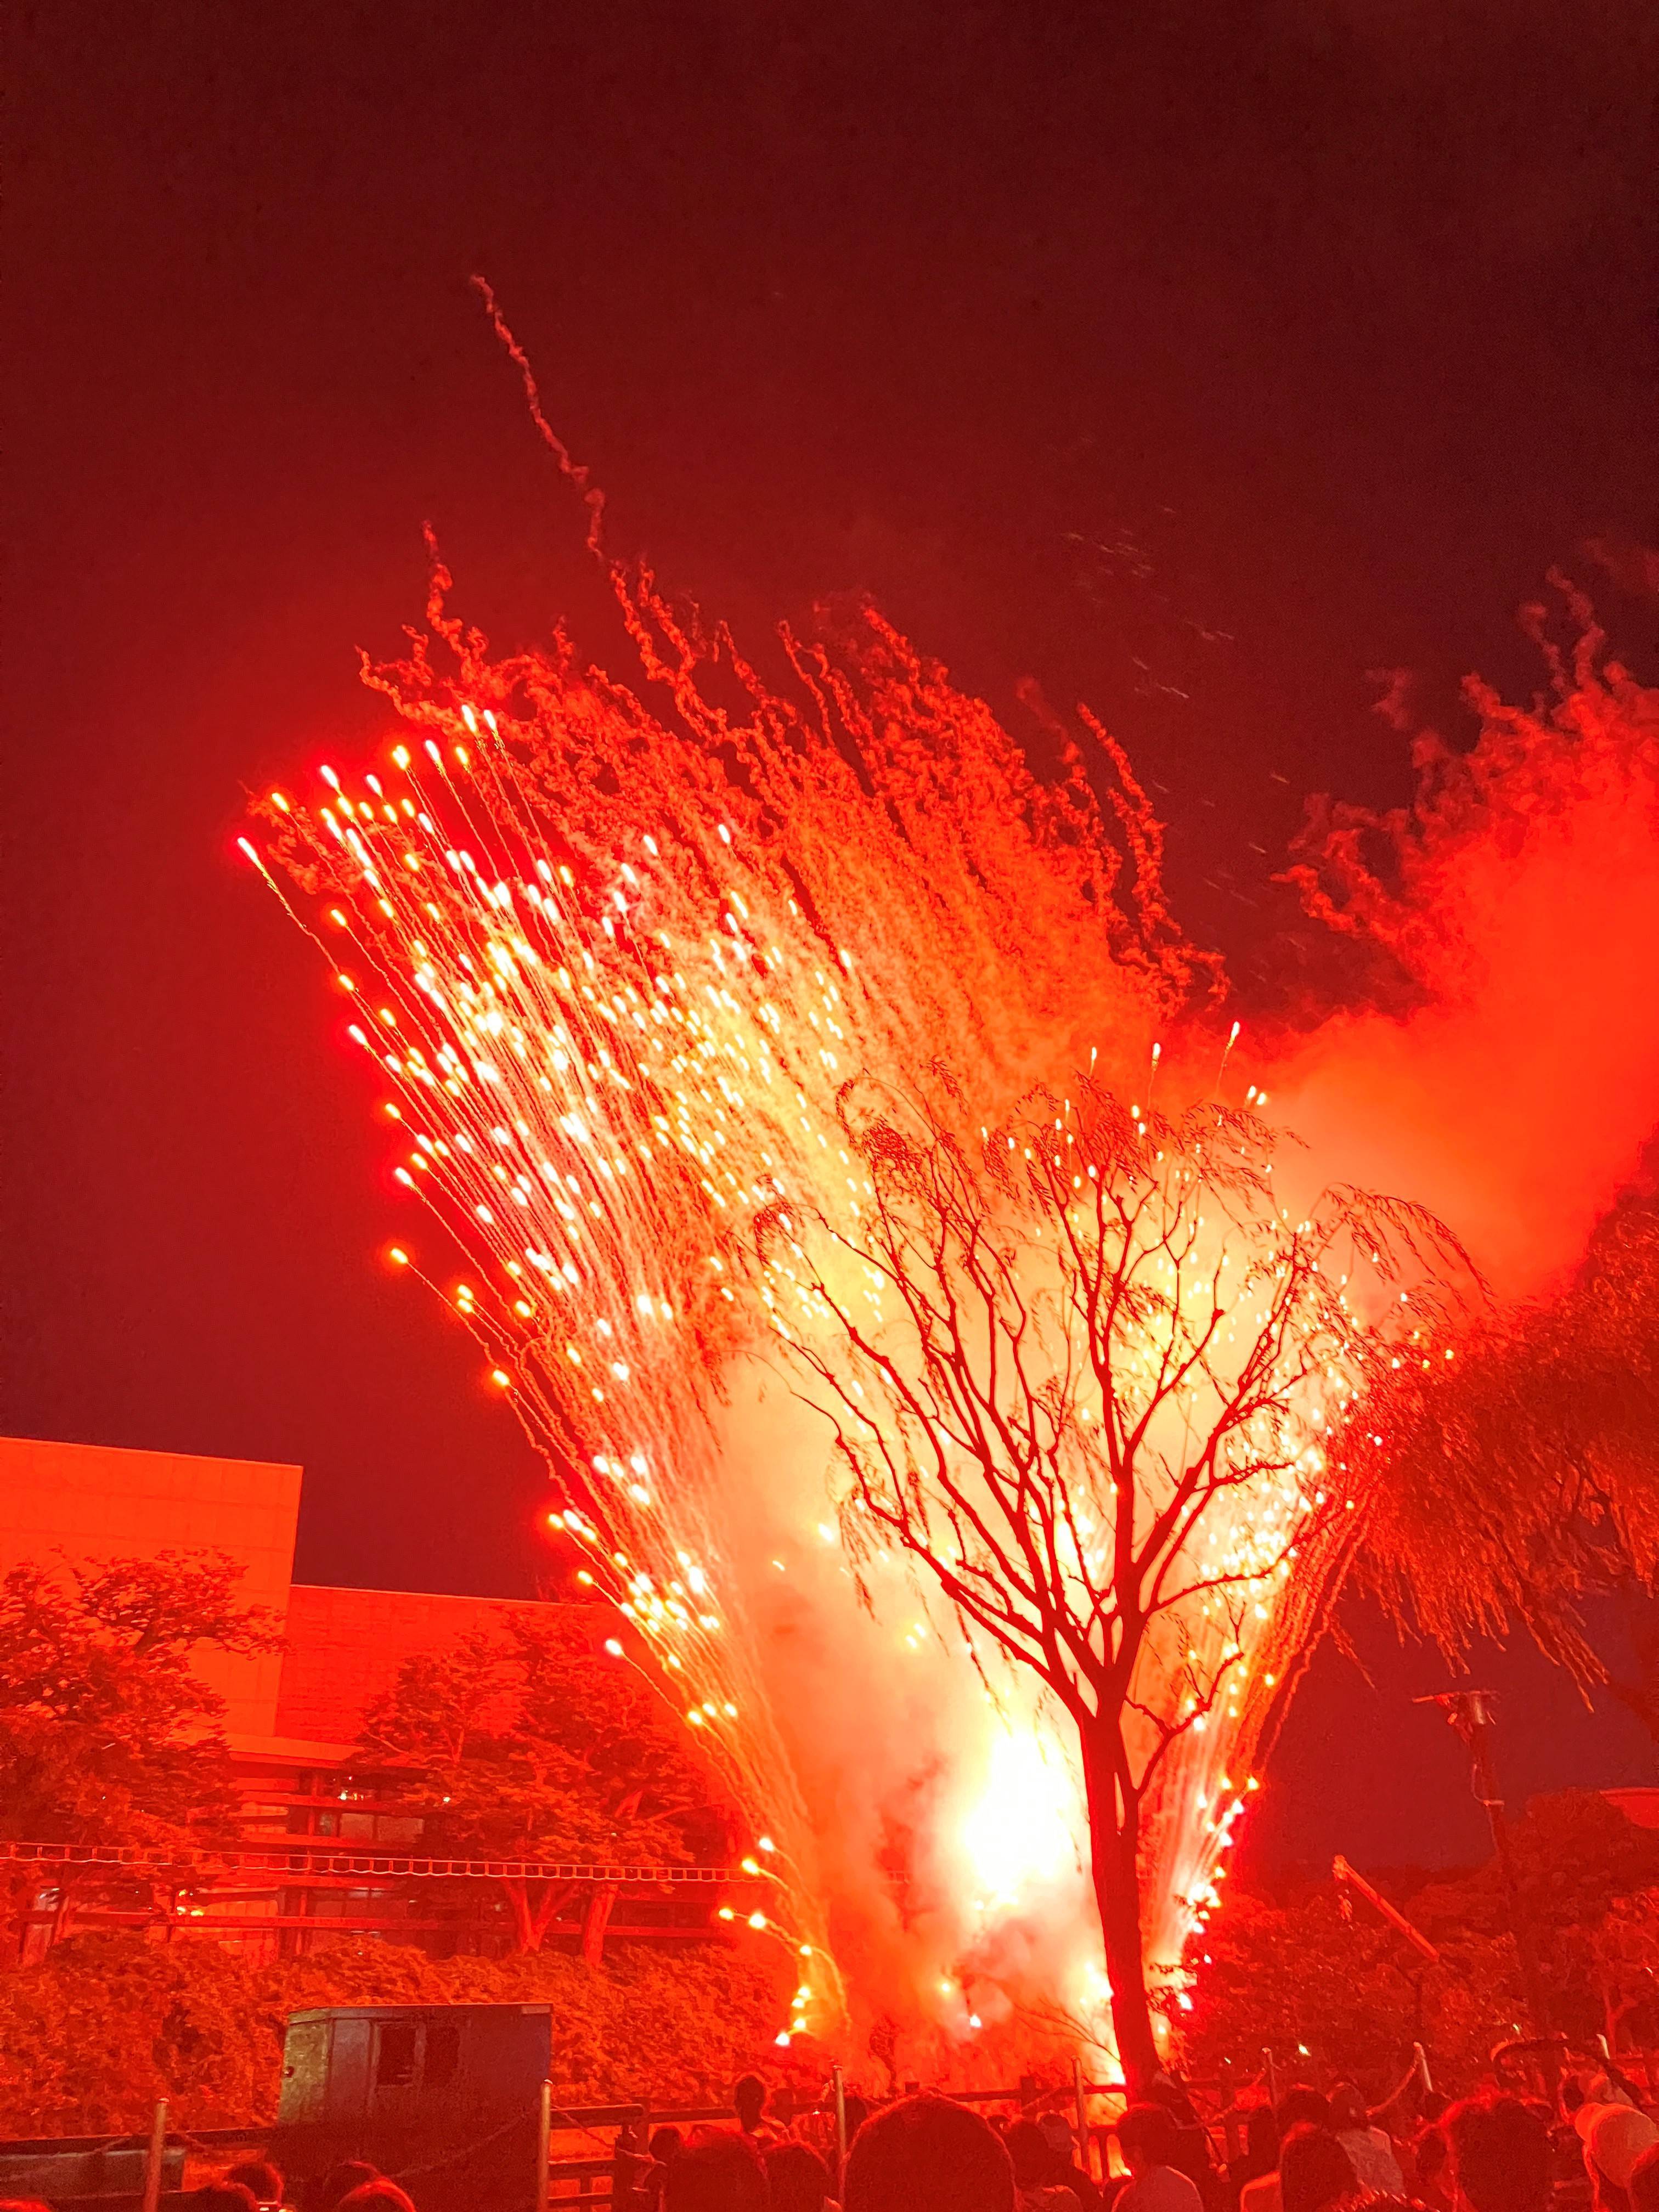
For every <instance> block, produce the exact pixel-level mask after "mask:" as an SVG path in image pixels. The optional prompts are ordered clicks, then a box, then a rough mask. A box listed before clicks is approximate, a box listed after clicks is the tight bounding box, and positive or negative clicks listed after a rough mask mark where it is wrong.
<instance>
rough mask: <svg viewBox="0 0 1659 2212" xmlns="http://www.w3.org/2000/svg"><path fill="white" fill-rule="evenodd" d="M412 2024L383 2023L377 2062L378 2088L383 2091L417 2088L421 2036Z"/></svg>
mask: <svg viewBox="0 0 1659 2212" xmlns="http://www.w3.org/2000/svg"><path fill="white" fill-rule="evenodd" d="M420 2032H421V2031H420V2028H419V2027H418V2025H417V2024H416V2022H415V2021H412V2020H407V2021H405V2020H397V2021H392V2020H388V2021H382V2022H381V2023H380V2051H379V2053H378V2054H377V2056H376V2058H375V2061H374V2086H375V2087H376V2088H379V2089H410V2088H412V2087H414V2085H415V2051H416V2038H417V2037H418V2036H419V2034H420Z"/></svg>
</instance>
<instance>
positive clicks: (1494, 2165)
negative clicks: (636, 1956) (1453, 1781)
mask: <svg viewBox="0 0 1659 2212" xmlns="http://www.w3.org/2000/svg"><path fill="white" fill-rule="evenodd" d="M733 2104H734V2106H735V2110H736V2114H737V2122H736V2125H735V2126H733V2125H731V2124H719V2125H700V2126H697V2127H694V2128H692V2129H691V2130H689V2131H685V2130H680V2129H678V2128H674V2127H659V2128H658V2129H657V2130H656V2131H655V2132H654V2134H653V2136H651V2138H650V2142H649V2144H648V2146H647V2147H644V2148H640V2149H636V2150H635V2151H631V2152H623V2153H620V2154H619V2155H618V2158H617V2170H616V2177H615V2184H614V2189H615V2194H614V2196H613V2200H612V2201H613V2203H614V2205H615V2207H616V2212H1568V2208H1569V2207H1571V2212H1659V2124H1656V2123H1655V2122H1654V2121H1653V2120H1652V2119H1651V2118H1650V2117H1649V2116H1648V2114H1647V2113H1646V2112H1644V2111H1643V2110H1642V2108H1641V2106H1640V2105H1639V2103H1638V2100H1637V2096H1636V2093H1635V2091H1634V2090H1633V2088H1632V2086H1631V2085H1630V2083H1629V2082H1628V2081H1626V2080H1625V2079H1624V2078H1623V2077H1622V2076H1619V2075H1613V2074H1610V2073H1606V2072H1604V2073H1601V2074H1600V2075H1593V2076H1589V2077H1586V2078H1583V2079H1580V2080H1576V2081H1568V2082H1567V2083H1565V2086H1564V2087H1563V2091H1562V2095H1561V2099H1560V2105H1559V2112H1566V2113H1570V2114H1571V2123H1570V2124H1566V2123H1564V2122H1563V2121H1562V2120H1561V2118H1559V2112H1556V2113H1554V2114H1553V2112H1552V2108H1551V2106H1549V2105H1548V2104H1546V2103H1545V2102H1543V2101H1542V2100H1529V2099H1526V2098H1522V2097H1520V2096H1517V2095H1514V2094H1510V2093H1503V2092H1499V2091H1497V2090H1492V2091H1489V2092H1488V2093H1485V2094H1482V2095H1480V2096H1474V2097H1469V2098H1467V2099H1465V2100H1463V2101H1462V2103H1460V2104H1455V2105H1450V2106H1447V2105H1446V2104H1445V2103H1444V2100H1435V2099H1432V2098H1430V2099H1426V2100H1419V2102H1418V2104H1417V2106H1416V2108H1415V2111H1414V2113H1413V2118H1412V2120H1411V2123H1410V2124H1405V2123H1404V2122H1403V2121H1402V2120H1401V2119H1400V2118H1398V2116H1397V2115H1396V2117H1395V2124H1394V2125H1393V2126H1392V2127H1389V2126H1384V2125H1382V2124H1379V2122H1380V2120H1381V2119H1382V2118H1383V2114H1382V2113H1380V2112H1378V2113H1373V2112H1370V2111H1369V2110H1368V2109H1367V2106H1366V2104H1365V2100H1364V2097H1363V2096H1362V2095H1361V2093H1360V2092H1359V2091H1358V2088H1357V2087H1355V2086H1354V2085H1353V2084H1352V2083H1351V2082H1347V2083H1341V2084H1339V2085H1338V2086H1337V2087H1335V2088H1334V2089H1333V2090H1331V2091H1330V2092H1329V2093H1325V2092H1323V2091H1321V2090H1317V2089H1314V2088H1310V2087H1294V2088H1291V2089H1290V2090H1288V2091H1286V2093H1285V2094H1284V2095H1283V2096H1282V2097H1280V2098H1279V2100H1278V2101H1277V2102H1276V2103H1270V2102H1267V2101H1262V2102H1259V2103H1256V2104H1255V2105H1252V2106H1249V2107H1248V2108H1247V2109H1245V2110H1244V2111H1243V2112H1238V2111H1235V2112H1233V2113H1232V2114H1231V2115H1230V2118H1231V2120H1232V2123H1233V2127H1232V2130H1231V2136H1232V2137H1233V2138H1234V2139H1236V2140H1239V2141H1240V2142H1241V2143H1242V2147H1241V2148H1240V2149H1239V2151H1238V2154H1237V2156H1235V2157H1233V2158H1232V2159H1231V2160H1229V2161H1228V2162H1227V2163H1226V2164H1225V2166H1223V2165H1221V2164H1218V2162H1217V2161H1216V2160H1215V2159H1214V2157H1213V2156H1212V2145H1211V2138H1210V2135H1209V2133H1208V2131H1207V2130H1206V2129H1205V2128H1204V2127H1203V2126H1201V2125H1200V2124H1199V2121H1198V2118H1197V2115H1196V2113H1195V2112H1194V2109H1193V2107H1192V2106H1191V2104H1190V2102H1189V2100H1188V2098H1187V2096H1186V2093H1185V2092H1184V2091H1183V2090H1182V2089H1181V2087H1180V2085H1179V2084H1178V2083H1176V2082H1175V2081H1172V2080H1170V2077H1168V2076H1162V2077H1160V2078H1159V2080H1158V2081H1157V2082H1155V2083H1154V2085H1153V2094H1152V2097H1150V2098H1149V2099H1148V2100H1146V2101H1143V2102H1139V2103H1135V2104H1132V2105H1130V2106H1129V2107H1128V2109H1127V2111H1126V2112H1124V2113H1123V2114H1122V2116H1121V2118H1119V2119H1118V2120H1116V2121H1115V2123H1114V2124H1112V2126H1111V2127H1110V2128H1109V2129H1108V2130H1103V2131H1101V2132H1102V2135H1103V2138H1106V2139H1109V2140H1110V2141H1112V2142H1115V2145H1116V2148H1117V2152H1118V2159H1117V2161H1116V2163H1117V2164H1118V2165H1119V2166H1121V2169H1122V2170H1121V2172H1115V2173H1109V2175H1108V2178H1106V2179H1102V2180H1097V2179H1094V2178H1093V2176H1092V2175H1091V2172H1090V2171H1089V2167H1088V2159H1087V2151H1088V2146H1087V2145H1086V2144H1085V2142H1082V2141H1080V2140H1079V2137H1078V2136H1077V2135H1075V2134H1074V2132H1073V2128H1072V2126H1071V2124H1070V2122H1069V2120H1068V2119H1067V2118H1066V2115H1065V2114H1064V2113H1063V2112H1052V2111H1051V2112H1040V2113H1037V2114H1035V2115H1032V2114H1027V2115H1025V2116H1022V2117H1018V2118H1003V2119H987V2118H984V2117H983V2116H982V2115H981V2114H980V2113H979V2112H975V2111H974V2110H973V2109H972V2108H971V2107H970V2106H968V2105H965V2104H962V2103H959V2102H957V2100H954V2099H952V2098H950V2097H947V2096H944V2095H939V2094H935V2093H927V2094H923V2095H912V2096H907V2097H903V2098H901V2099H899V2100H896V2101H895V2102H893V2103H891V2104H889V2105H886V2106H882V2107H881V2108H880V2109H878V2110H875V2111H872V2110H870V2109H869V2108H868V2107H867V2106H866V2105H865V2104H864V2103H863V2101H862V2100H860V2099H858V2098H856V2097H850V2096H849V2097H848V2099H847V2100H846V2114H845V2117H846V2123H847V2126H846V2135H847V2144H848V2148H847V2154H846V2158H845V2161H844V2163H842V2162H841V2161H840V2160H836V2163H839V2164H841V2166H842V2170H841V2172H840V2174H839V2176H837V2174H836V2172H835V2170H834V2166H833V2165H832V2162H831V2160H830V2159H829V2157H827V2156H826V2155H825V2154H824V2151H823V2148H821V2147H820V2146H819V2145H818V2144H816V2143H814V2142H811V2141H808V2140H805V2138H804V2136H803V2135H802V2134H801V2133H800V2132H799V2129H798V2127H797V2124H796V2121H795V2115H794V2112H793V2107H792V2106H790V2105H789V2103H788V2100H787V2098H786V2099H784V2100H774V2101H773V2102H772V2103H771V2105H770V2106H769V2100H768V2098H767V2093H766V2088H765V2085H764V2084H763V2082H762V2081H760V2080H759V2079H758V2078H757V2077H756V2076H755V2075H748V2076H745V2078H744V2080H743V2081H740V2082H739V2083H738V2086H737V2089H736V2091H735V2093H734V2096H733ZM1101 2163H1102V2165H1103V2167H1109V2166H1110V2164H1111V2163H1112V2161H1111V2160H1109V2159H1107V2158H1104V2157H1103V2159H1102V2161H1101ZM298 2197H299V2204H300V2207H301V2212H416V2205H415V2203H414V2202H413V2200H412V2199H411V2198H410V2197H409V2196H408V2195H407V2194H406V2193H405V2191H404V2190H403V2189H402V2188H400V2187H399V2186H398V2184H397V2182H395V2181H394V2180H392V2179H388V2178H387V2177H386V2175H384V2174H382V2173H380V2172H377V2171H376V2169H375V2168H374V2167H373V2166H369V2165H367V2164H366V2163H364V2162H363V2161H362V2160H355V2159H354V2160H346V2161H345V2162H344V2163H343V2164H342V2165H339V2166H336V2167H335V2168H334V2170H333V2171H332V2172H331V2173H330V2174H329V2175H328V2176H327V2177H326V2178H325V2179H324V2180H323V2181H322V2182H321V2183H320V2184H317V2185H313V2186H312V2187H311V2188H309V2189H308V2190H303V2191H300V2192H298ZM189 2203H190V2205H191V2212H291V2208H290V2200H289V2196H288V2194H287V2193H286V2191H285V2188H284V2182H283V2175H282V2174H281V2173H280V2172H278V2170H277V2169H276V2166H274V2165H272V2164H271V2163H270V2161H269V2160H266V2159H262V2158H261V2159H251V2160H245V2161H243V2162H242V2163H240V2164H238V2165H235V2166H231V2167H230V2169H229V2170H228V2172H226V2173H225V2174H224V2175H223V2176H222V2178H221V2179H217V2180H215V2181H212V2182H210V2183H208V2184H206V2185H204V2186H203V2187H201V2188H197V2189H195V2190H193V2191H191V2192H190V2197H189ZM0 2212H48V2208H47V2207H46V2206H45V2205H42V2204H39V2203H33V2202H23V2201H21V2200H13V2201H9V2202H0ZM480 2212H486V2208H482V2207H481V2208H480Z"/></svg>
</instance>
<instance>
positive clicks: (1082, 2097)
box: [1072, 2057, 1095, 2179]
mask: <svg viewBox="0 0 1659 2212" xmlns="http://www.w3.org/2000/svg"><path fill="white" fill-rule="evenodd" d="M1072 2104H1073V2109H1074V2110H1075V2112H1076V2113H1077V2148H1078V2155H1079V2158H1080V2159H1081V2160H1083V2171H1084V2172H1085V2173H1086V2174H1088V2175H1089V2176H1090V2178H1091V2179H1092V2178H1093V2175H1094V2170H1095V2162H1094V2158H1093V2155H1092V2154H1093V2150H1094V2137H1093V2136H1091V2134H1090V2132H1089V2100H1088V2097H1087V2095H1086V2094H1085V2091H1084V2087H1083V2061H1082V2060H1081V2059H1080V2058H1079V2057H1073V2060H1072Z"/></svg>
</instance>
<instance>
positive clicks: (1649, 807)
mask: <svg viewBox="0 0 1659 2212" xmlns="http://www.w3.org/2000/svg"><path fill="white" fill-rule="evenodd" d="M1568 605H1569V609H1570V611H1571V614H1572V616H1573V617H1574V618H1575V620H1576V621H1577V623H1578V625H1579V628H1580V635H1579V638H1578V641H1577V646H1576V647H1575V649H1574V650H1573V651H1572V652H1571V654H1569V655H1565V656H1564V655H1562V654H1560V653H1557V652H1556V651H1555V650H1554V649H1553V647H1550V646H1549V644H1548V643H1547V641H1545V640H1544V637H1543V633H1542V629H1541V623H1542V611H1541V610H1540V611H1534V612H1535V615H1536V619H1537V622H1538V624H1539V628H1538V633H1537V634H1538V635H1539V637H1540V642H1541V647H1542V649H1543V651H1544V652H1545V653H1546V655H1547V659H1548V664H1549V673H1550V678H1551V684H1550V690H1549V692H1548V693H1547V695H1546V696H1544V697H1542V698H1541V699H1540V700H1538V701H1536V702H1534V705H1533V707H1532V708H1529V709H1527V710H1522V709H1518V708H1511V707H1509V706H1506V705H1505V704H1504V703H1503V702H1501V701H1499V700H1498V698H1496V697H1495V696H1493V695H1492V693H1491V692H1490V691H1488V690H1486V689H1485V688H1484V687H1482V686H1480V685H1479V684H1473V683H1472V684H1470V685H1469V687H1468V695H1469V696H1470V698H1471V700H1472V702H1473V703H1474V706H1475V708H1476V709H1477V711H1478V712H1479V714H1480V725H1481V726H1480V738H1479V741H1478V743H1477V744H1476V745H1475V747H1474V750H1473V751H1471V752H1470V753H1468V754H1467V755H1464V756H1462V757H1459V756H1455V755H1454V754H1452V753H1451V752H1450V751H1449V750H1448V749H1447V748H1446V746H1445V745H1444V744H1442V743H1441V741H1440V740H1439V739H1437V738H1433V737H1432V736H1427V737H1424V738H1419V740H1418V744H1417V748H1416V757H1417V764H1418V768H1419V777H1420V781H1419V792H1418V795H1417V798H1416V799H1415V800H1414V802H1413V805H1411V806H1410V807H1408V808H1405V809H1401V811H1398V812H1396V813H1394V814H1391V815H1389V816H1383V817H1378V816H1373V815H1370V814H1366V813H1363V812H1361V811H1358V810H1354V809H1349V808H1341V807H1338V808H1334V809H1326V810H1323V811H1322V812H1321V813H1320V814H1319V815H1318V816H1317V817H1316V819H1315V820H1314V822H1313V823H1312V824H1311V825H1310V831H1309V833H1308V835H1307V836H1305V837H1304V840H1303V841H1302V850H1301V861H1300V865H1299V866H1297V869H1296V870H1294V871H1293V872H1292V873H1293V879H1294V880H1296V881H1297V883H1298V885H1299V887H1300V889H1301V890H1302V893H1303V896H1304V901H1305V902H1306V903H1307V905H1308V907H1309V908H1310V911H1311V912H1312V913H1314V914H1315V915H1316V916H1319V917H1321V918H1322V919H1323V921H1325V922H1327V923H1328V925H1329V926H1331V927H1334V928H1335V929H1337V930H1340V931H1342V932H1344V933H1349V934H1351V935H1352V936H1355V937H1357V938H1358V939H1362V940H1364V941H1365V942H1366V943H1368V944H1369V945H1370V947H1371V948H1372V949H1373V950H1374V951H1376V953H1377V954H1378V955H1379V956H1381V957H1383V959H1384V960H1386V962H1387V963H1389V964H1390V965H1391V966H1392V968H1393V970H1394V980H1395V982H1396V983H1398V984H1399V985H1401V986H1402V987H1403V988H1402V992H1401V995H1402V997H1403V998H1404V999H1405V1000H1407V1010H1406V1011H1404V1012H1399V1013H1389V1012H1383V1011H1380V1010H1378V1009H1377V1008H1376V1006H1370V1007H1359V1008H1357V1009H1349V1010H1346V1011H1340V1012H1335V1013H1333V1014H1332V1015H1330V1016H1329V1017H1328V1018H1327V1019H1326V1020H1325V1021H1324V1022H1323V1023H1322V1024H1321V1025H1320V1026H1319V1027H1318V1028H1317V1029H1316V1030H1314V1031H1313V1032H1312V1033H1311V1034H1310V1035H1307V1036H1303V1037H1301V1038H1300V1039H1298V1040H1297V1041H1296V1042H1295V1043H1294V1044H1292V1045H1289V1046H1287V1047H1286V1048H1285V1049H1284V1050H1283V1052H1282V1054H1281V1056H1280V1059H1279V1065H1278V1066H1277V1068H1276V1069H1275V1071H1274V1073H1273V1075H1272V1076H1270V1077H1269V1078H1268V1079H1267V1087H1268V1089H1269V1091H1270V1093H1271V1098H1272V1105H1273V1110H1274V1114H1275V1118H1280V1117H1282V1119H1283V1121H1285V1124H1286V1126H1287V1127H1290V1128H1291V1129H1292V1130H1294V1131H1295V1132H1296V1133H1297V1135H1298V1136H1300V1137H1301V1138H1302V1139H1304V1140H1305V1141H1306V1142H1307V1144H1308V1145H1309V1146H1310V1148H1311V1161H1312V1164H1314V1166H1315V1167H1316V1171H1317V1174H1318V1176H1319V1179H1320V1180H1322V1181H1329V1180H1342V1181H1352V1182H1358V1183H1362V1184H1366V1185H1369V1186H1370V1187H1371V1188H1376V1189H1383V1190H1391V1191H1396V1192H1398V1193H1400V1194H1401V1195H1403V1196H1409V1197H1412V1198H1415V1199H1419V1200H1422V1201H1423V1202H1424V1203H1425V1204H1427V1205H1429V1206H1432V1207H1433V1208H1435V1209H1436V1210H1437V1212H1439V1213H1440V1214H1441V1215H1442V1216H1443V1218H1444V1219H1445V1220H1446V1221H1447V1222H1448V1223H1449V1225H1451V1226H1452V1227H1453V1228H1454V1229H1455V1231H1458V1233H1459V1234H1460V1235H1462V1237H1463V1238H1464V1239H1465V1241H1466V1242H1467V1243H1468V1245H1469V1247H1470V1249H1471V1250H1472V1252H1473V1253H1474V1256H1475V1258H1476V1260H1477V1261H1479V1263H1480V1265H1481V1267H1483V1268H1484V1269H1485V1270H1486V1273H1487V1274H1488V1275H1489V1276H1490V1278H1491V1279H1492V1284H1493V1286H1494V1288H1495V1289H1496V1290H1497V1291H1498V1293H1499V1294H1500V1295H1505V1294H1507V1295H1521V1294H1525V1293H1527V1292H1529V1291H1534V1290H1535V1289H1537V1288H1539V1287H1540V1286H1541V1285H1543V1284H1544V1283H1545V1282H1546V1281H1547V1279H1548V1278H1549V1277H1550V1276H1551V1275H1552V1274H1553V1273H1555V1272H1556V1271H1558V1270H1559V1269H1561V1268H1562V1267H1567V1266H1570V1265H1571V1263H1572V1262H1574V1261H1576V1260H1577V1257H1578V1256H1579V1255H1580V1254H1581V1253H1582V1251H1583V1246H1584V1241H1585V1238H1586V1236H1587V1235H1588V1233H1589V1229H1590V1228H1591V1226H1592V1225H1593V1223H1594V1222H1595V1218H1596V1217H1597V1215H1598V1214H1599V1213H1600V1212H1602V1211H1603V1210H1604V1209H1605V1207H1606V1206H1607V1205H1608V1204H1609V1202H1610V1201H1611V1200H1612V1199H1613V1197H1614V1195H1615V1194H1616V1193H1617V1192H1618V1190H1619V1188H1620V1186H1621V1185H1622V1184H1624V1183H1625V1182H1627V1181H1628V1180H1629V1179H1630V1177H1631V1176H1632V1174H1633V1173H1634V1172H1635V1170H1636V1169H1637V1167H1638V1160H1639V1156H1640V1152H1641V1148H1642V1146H1643V1144H1644V1140H1645V1139H1647V1138H1648V1137H1649V1136H1650V1133H1651V1132H1652V1130H1653V1128H1654V1126H1655V1123H1656V1121H1659V979H1656V947H1659V693H1656V692H1655V691H1654V690H1650V689H1646V688H1644V686H1642V685H1640V684H1637V683H1636V682H1635V681H1634V680H1633V679H1632V677H1631V676H1630V674H1629V673H1628V671H1626V669H1624V668H1623V667H1622V666H1620V665H1619V664H1618V663H1616V662H1613V661H1609V660H1607V659H1604V658H1603V653H1602V646H1603V640H1602V638H1601V634H1600V632H1599V631H1598V630H1596V629H1595V627H1594V625H1593V623H1592V622H1591V620H1590V617H1589V610H1588V608H1587V607H1585V606H1584V605H1583V603H1582V602H1580V601H1579V600H1577V599H1576V598H1574V597H1572V596H1571V594H1570V595H1569V598H1568Z"/></svg>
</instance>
